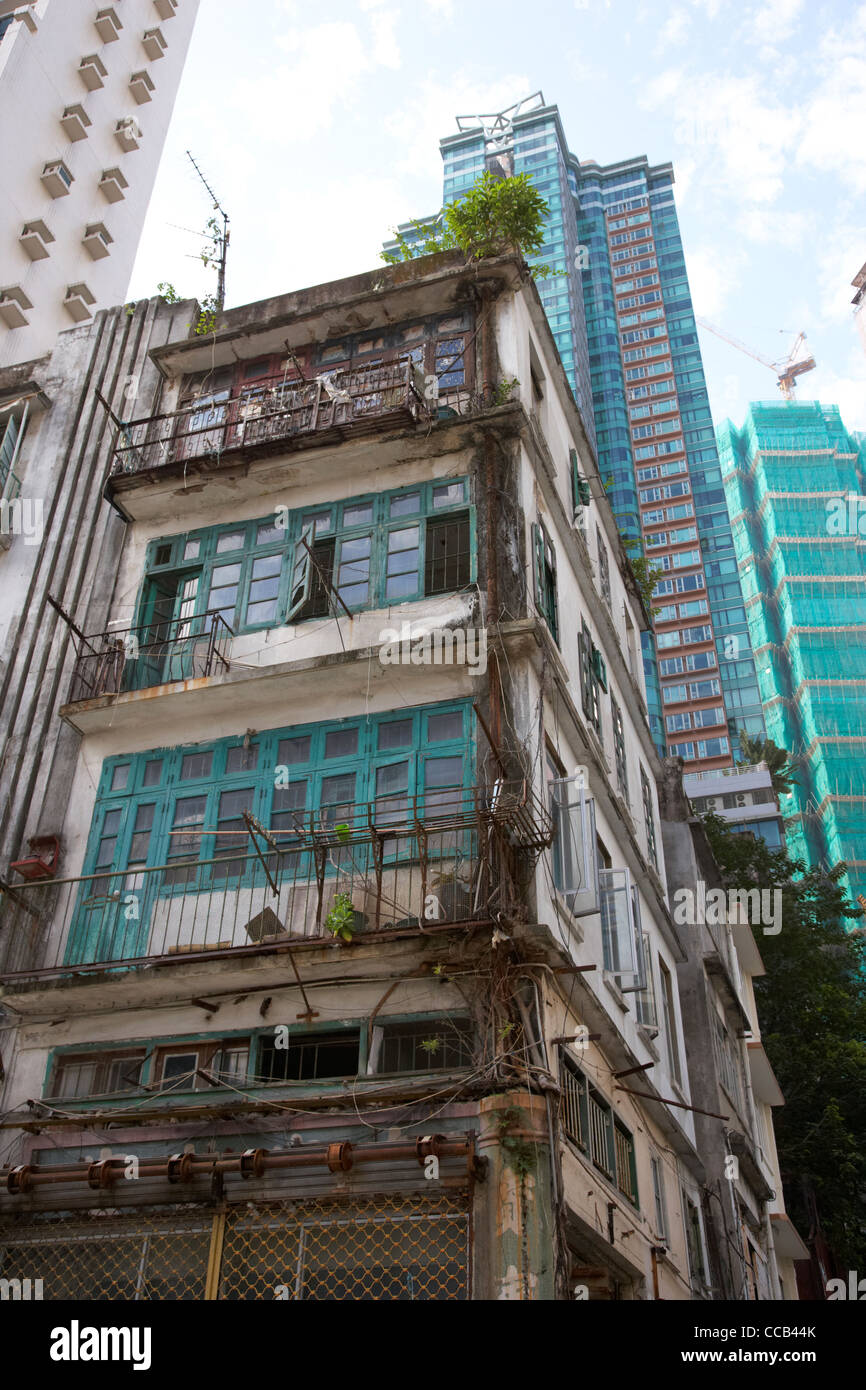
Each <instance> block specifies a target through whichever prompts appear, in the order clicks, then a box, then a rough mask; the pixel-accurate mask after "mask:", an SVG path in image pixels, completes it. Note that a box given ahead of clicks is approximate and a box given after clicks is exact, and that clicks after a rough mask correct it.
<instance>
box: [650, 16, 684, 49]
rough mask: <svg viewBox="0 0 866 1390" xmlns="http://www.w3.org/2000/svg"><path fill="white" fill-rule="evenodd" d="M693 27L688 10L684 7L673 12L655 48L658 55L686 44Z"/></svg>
mask: <svg viewBox="0 0 866 1390" xmlns="http://www.w3.org/2000/svg"><path fill="white" fill-rule="evenodd" d="M691 27H692V17H691V15H690V14H689V12H688V10H686V9H683V8H682V7H681V8H680V9H677V10H673V11H672V12H671V14H670V15H669V16H668V18H667V20H666V21H665V23H664V24H663V25H662V28H661V32H660V33H659V37H658V42H657V43H656V46H655V52H656V54H659V53H664V51H665V49H667V48H677V47H679V46H681V45H682V44H684V43H685V41H686V39H687V38H688V35H689V31H690V30H691Z"/></svg>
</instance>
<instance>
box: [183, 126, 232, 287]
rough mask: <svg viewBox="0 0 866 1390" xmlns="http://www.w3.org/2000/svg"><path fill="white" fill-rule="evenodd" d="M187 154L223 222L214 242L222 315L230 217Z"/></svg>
mask: <svg viewBox="0 0 866 1390" xmlns="http://www.w3.org/2000/svg"><path fill="white" fill-rule="evenodd" d="M186 153H187V158H188V159H189V162H190V164H191V165H192V167H193V168H194V169H195V171H196V173H197V174H198V176H199V178H200V179H201V181H202V183H203V184H204V186H205V188H206V189H207V192H208V194H209V195H210V198H211V201H212V203H213V210H214V212H218V213H219V215H220V217H221V218H222V220H223V226H222V231H221V232H219V231H218V232H217V233H216V235H215V237H214V240H215V241H216V244H217V250H218V252H219V257H218V260H217V294H216V297H217V302H216V309H217V313H221V312H222V310H223V309H224V308H225V302H226V260H227V258H228V251H229V242H230V240H231V232H230V231H229V215H228V213H227V212H226V210H225V208H224V207H222V205H221V204H220V200H219V198H218V197H217V195H216V194H215V193H214V191H213V189H212V188H211V186H210V184H209V183H208V181H207V179H206V178H205V176H204V174H203V173H202V171H201V169H200V168H199V167H198V164H197V163H196V161H195V160H194V159H193V157H192V154H191V153H190V151H189V150H187V152H186Z"/></svg>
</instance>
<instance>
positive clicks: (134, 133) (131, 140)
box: [114, 116, 141, 154]
mask: <svg viewBox="0 0 866 1390" xmlns="http://www.w3.org/2000/svg"><path fill="white" fill-rule="evenodd" d="M114 138H115V140H116V141H117V143H118V145H119V146H120V148H121V149H122V150H123V152H124V154H131V153H132V151H133V150H137V149H138V148H139V142H140V140H141V127H140V126H139V124H138V121H137V120H136V119H135V117H134V116H125V117H124V119H123V120H122V121H118V122H117V125H116V126H115V127H114Z"/></svg>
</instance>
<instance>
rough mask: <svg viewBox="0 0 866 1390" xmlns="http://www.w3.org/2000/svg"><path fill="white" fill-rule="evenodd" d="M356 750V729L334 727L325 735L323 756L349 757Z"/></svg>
mask: <svg viewBox="0 0 866 1390" xmlns="http://www.w3.org/2000/svg"><path fill="white" fill-rule="evenodd" d="M357 751H358V730H357V729H335V730H333V731H332V732H331V733H329V734H326V735H325V757H326V758H345V757H351V755H352V754H353V753H357ZM329 780H330V779H329Z"/></svg>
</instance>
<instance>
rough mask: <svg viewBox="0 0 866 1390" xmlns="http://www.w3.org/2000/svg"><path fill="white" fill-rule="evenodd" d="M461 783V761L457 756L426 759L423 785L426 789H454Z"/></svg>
mask: <svg viewBox="0 0 866 1390" xmlns="http://www.w3.org/2000/svg"><path fill="white" fill-rule="evenodd" d="M462 781H463V759H462V758H461V757H460V755H459V754H455V755H454V756H453V757H451V758H428V759H427V761H426V763H425V764H424V785H425V786H426V787H428V788H429V787H455V786H460V785H461V783H462Z"/></svg>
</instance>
